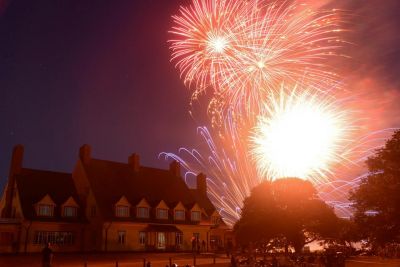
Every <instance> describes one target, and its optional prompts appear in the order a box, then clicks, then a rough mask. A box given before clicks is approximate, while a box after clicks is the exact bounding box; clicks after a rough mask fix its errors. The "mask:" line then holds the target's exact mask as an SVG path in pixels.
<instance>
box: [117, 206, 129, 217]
mask: <svg viewBox="0 0 400 267" xmlns="http://www.w3.org/2000/svg"><path fill="white" fill-rule="evenodd" d="M115 216H117V217H129V206H122V205H118V206H116V207H115Z"/></svg>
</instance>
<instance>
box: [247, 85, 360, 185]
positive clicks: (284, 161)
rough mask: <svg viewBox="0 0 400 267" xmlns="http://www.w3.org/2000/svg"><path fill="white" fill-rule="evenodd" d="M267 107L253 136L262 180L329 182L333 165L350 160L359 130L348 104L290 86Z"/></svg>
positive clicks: (275, 96)
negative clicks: (345, 107)
mask: <svg viewBox="0 0 400 267" xmlns="http://www.w3.org/2000/svg"><path fill="white" fill-rule="evenodd" d="M266 103H268V104H265V111H264V112H263V114H261V115H260V116H259V118H258V122H257V125H256V127H255V128H254V130H253V132H252V135H251V137H250V141H251V148H250V149H251V153H252V155H253V157H254V159H255V161H256V164H257V169H258V171H259V173H260V175H261V176H265V177H269V178H270V179H277V178H280V177H301V178H305V179H309V180H315V179H323V178H324V177H326V174H327V173H330V166H331V165H332V164H334V163H342V164H343V163H346V162H347V161H348V160H349V154H350V151H348V149H347V148H349V147H350V146H349V142H351V141H350V140H352V138H351V136H352V133H353V132H354V131H355V130H356V129H355V128H354V127H353V126H352V121H351V119H350V118H351V114H350V111H349V110H348V109H344V108H343V103H340V102H338V101H336V100H335V99H334V98H333V97H332V96H331V95H329V94H321V93H311V92H310V91H309V90H304V89H303V88H298V87H297V86H295V87H294V89H288V87H286V86H284V85H282V86H281V90H280V92H279V93H271V94H270V95H269V97H268V100H267V102H266Z"/></svg>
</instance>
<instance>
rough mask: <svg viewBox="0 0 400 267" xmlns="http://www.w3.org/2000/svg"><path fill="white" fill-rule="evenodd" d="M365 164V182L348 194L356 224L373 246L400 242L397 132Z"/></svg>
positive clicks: (399, 134) (399, 141)
mask: <svg viewBox="0 0 400 267" xmlns="http://www.w3.org/2000/svg"><path fill="white" fill-rule="evenodd" d="M366 163H367V166H368V170H369V174H368V176H367V178H366V179H364V180H363V181H362V182H361V184H360V186H359V187H358V188H357V189H356V190H355V191H354V192H352V193H351V194H350V200H352V201H353V202H354V208H355V215H354V218H355V221H356V223H357V224H358V225H359V228H360V229H361V230H362V233H363V234H364V237H366V238H368V239H369V240H370V241H371V242H372V243H376V244H377V245H383V244H385V243H388V242H400V130H397V131H395V132H394V134H393V136H392V137H391V139H389V140H388V141H387V142H386V144H385V146H384V147H383V148H381V149H379V150H377V151H376V153H375V155H374V156H372V157H370V158H368V160H367V161H366Z"/></svg>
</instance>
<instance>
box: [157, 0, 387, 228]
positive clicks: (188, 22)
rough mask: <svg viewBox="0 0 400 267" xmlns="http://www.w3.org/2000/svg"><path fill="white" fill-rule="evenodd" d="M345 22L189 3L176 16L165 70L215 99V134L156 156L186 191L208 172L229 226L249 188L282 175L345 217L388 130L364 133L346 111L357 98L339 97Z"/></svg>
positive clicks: (280, 7)
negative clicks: (181, 175)
mask: <svg viewBox="0 0 400 267" xmlns="http://www.w3.org/2000/svg"><path fill="white" fill-rule="evenodd" d="M343 15H344V14H343V13H342V12H340V11H338V10H329V11H321V10H315V9H313V8H312V7H310V6H307V5H306V4H299V3H297V2H296V1H276V2H267V1H263V0H248V1H234V0H203V1H200V0H193V1H192V5H190V6H188V7H181V8H180V10H179V14H178V15H176V16H173V20H174V27H173V28H172V30H171V31H170V33H171V34H172V35H173V39H172V40H170V41H169V42H170V48H171V50H172V59H171V61H173V62H175V64H176V68H177V69H178V70H179V72H180V75H181V78H182V79H183V81H184V83H185V84H186V85H187V86H188V87H189V88H191V89H192V90H193V94H192V101H191V102H193V100H196V99H198V97H199V95H201V94H202V93H204V92H206V91H207V92H211V93H212V94H211V99H210V101H209V105H208V112H209V115H210V117H211V126H213V130H212V131H209V130H208V129H207V128H206V127H199V128H198V133H199V134H200V135H201V136H202V138H203V141H204V145H205V148H204V147H203V148H193V149H187V148H181V149H179V151H178V153H177V154H174V153H161V154H160V156H163V157H165V158H166V159H171V158H172V159H175V160H177V161H179V162H180V163H181V164H182V166H183V168H184V169H185V170H186V174H185V179H186V181H187V182H188V183H189V184H190V179H191V177H195V175H196V174H197V173H199V172H203V173H206V174H207V176H208V180H207V182H208V188H209V191H208V194H209V196H210V199H211V200H212V201H213V203H214V204H215V206H216V207H217V208H218V209H219V211H220V214H221V215H222V217H223V218H224V220H225V221H226V222H227V223H228V224H229V225H232V224H233V223H234V222H235V221H236V220H237V219H238V218H239V217H240V213H239V212H240V208H241V206H242V204H243V200H244V199H245V197H247V196H248V195H249V194H250V190H251V189H252V188H253V187H254V186H255V185H257V184H258V183H259V182H260V181H261V180H265V179H268V180H273V179H277V178H279V177H284V176H299V177H301V178H307V179H308V180H310V181H311V182H312V183H313V184H314V186H315V187H316V188H317V190H318V192H319V194H320V196H321V197H322V198H323V199H324V200H325V201H327V202H328V203H329V204H330V205H332V206H334V207H335V209H336V212H337V213H338V214H339V215H340V216H344V217H348V216H350V214H351V209H350V203H349V202H348V200H347V193H348V191H349V190H351V189H353V188H354V187H355V186H356V185H357V184H358V183H359V181H360V180H361V179H363V177H365V175H366V173H365V171H364V170H363V168H361V167H360V165H361V164H362V163H363V162H364V161H365V159H366V158H367V157H368V156H370V155H372V153H374V150H375V148H377V147H378V146H381V145H382V141H383V140H384V139H386V138H387V137H388V132H389V131H390V129H386V130H383V131H376V132H371V133H369V134H366V132H367V130H366V129H369V127H366V126H365V125H364V124H363V123H365V120H363V119H361V118H360V116H359V114H357V115H356V114H355V113H357V112H355V111H354V110H353V109H349V108H348V107H350V106H352V107H357V105H355V102H356V101H355V102H351V101H352V99H353V100H354V98H351V97H350V98H348V97H344V98H343V97H342V96H339V95H337V94H336V92H337V91H339V92H340V93H341V91H340V90H338V89H341V84H340V83H339V82H338V80H339V78H338V75H337V74H336V73H335V71H334V70H333V69H332V68H331V67H330V66H328V65H327V64H326V62H327V60H328V59H333V57H337V56H343V57H345V56H344V55H342V54H340V53H339V52H338V51H340V48H341V47H342V46H343V44H344V43H345V42H344V41H343V40H342V39H341V38H340V34H341V31H343V29H341V26H340V25H341V24H342V16H343ZM282 84H285V85H286V84H296V86H295V87H290V86H282ZM282 88H283V89H282ZM293 88H295V90H293ZM317 141H318V142H317ZM285 148H286V149H285ZM283 155H284V156H283ZM253 159H254V160H253ZM354 177H356V178H354Z"/></svg>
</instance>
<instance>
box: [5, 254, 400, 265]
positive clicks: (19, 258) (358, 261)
mask: <svg viewBox="0 0 400 267" xmlns="http://www.w3.org/2000/svg"><path fill="white" fill-rule="evenodd" d="M40 258H41V256H40V254H30V255H2V256H0V266H1V267H14V266H15V267H19V266H20V267H40V266H41V264H40ZM170 258H171V262H172V263H177V264H178V266H185V265H186V264H189V265H190V266H192V265H193V255H192V254H182V253H181V254H172V253H158V254H151V253H146V254H142V253H109V254H90V255H88V254H56V255H55V257H54V264H53V267H85V266H87V267H115V266H118V267H143V259H146V262H147V261H150V262H151V267H165V266H166V265H168V264H169V259H170ZM85 262H86V265H85ZM117 262H118V265H117ZM215 262H216V264H215V265H214V255H212V254H203V255H197V257H196V265H201V266H202V267H229V265H230V264H229V259H228V258H227V257H226V256H225V255H217V256H216V257H215ZM374 266H377V267H399V266H400V259H395V260H394V259H380V258H377V257H355V258H350V259H348V260H347V261H346V267H374Z"/></svg>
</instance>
